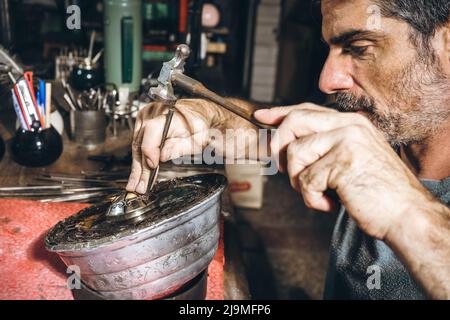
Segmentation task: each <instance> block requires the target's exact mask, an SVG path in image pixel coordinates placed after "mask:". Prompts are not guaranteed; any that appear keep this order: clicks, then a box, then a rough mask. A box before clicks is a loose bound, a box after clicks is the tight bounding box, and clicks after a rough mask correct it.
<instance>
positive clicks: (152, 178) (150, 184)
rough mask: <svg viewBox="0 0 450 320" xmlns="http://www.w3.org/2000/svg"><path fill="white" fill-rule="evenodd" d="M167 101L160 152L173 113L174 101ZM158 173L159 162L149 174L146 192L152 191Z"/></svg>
mask: <svg viewBox="0 0 450 320" xmlns="http://www.w3.org/2000/svg"><path fill="white" fill-rule="evenodd" d="M168 103H169V112H168V113H167V116H166V123H165V124H164V130H163V134H162V137H161V144H160V145H159V150H160V152H161V150H162V149H163V148H164V144H165V143H166V139H167V134H168V133H169V128H170V124H171V123H172V118H173V114H174V113H175V101H170V102H168ZM158 173H159V163H158V166H157V167H156V168H155V169H153V170H152V172H151V174H150V178H149V182H148V185H147V191H146V194H149V193H150V192H151V191H152V189H153V186H154V185H155V183H156V180H157V178H158Z"/></svg>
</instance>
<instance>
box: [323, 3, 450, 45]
mask: <svg viewBox="0 0 450 320" xmlns="http://www.w3.org/2000/svg"><path fill="white" fill-rule="evenodd" d="M320 2H321V0H317V2H316V3H317V4H320ZM373 2H374V3H375V4H376V5H378V6H379V7H380V9H381V13H382V15H383V16H385V17H389V18H394V19H398V20H402V21H404V22H406V23H408V25H409V26H410V28H411V35H410V39H411V41H412V43H413V44H414V45H416V46H417V47H418V48H421V49H424V50H425V51H427V52H429V51H430V40H431V38H432V37H433V36H434V34H435V32H436V30H437V29H439V28H440V27H443V26H444V25H445V24H446V23H447V22H448V20H449V16H450V1H449V0H373Z"/></svg>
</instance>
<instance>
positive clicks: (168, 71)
mask: <svg viewBox="0 0 450 320" xmlns="http://www.w3.org/2000/svg"><path fill="white" fill-rule="evenodd" d="M190 52H191V50H190V49H189V47H188V46H187V45H185V44H180V45H179V46H178V47H177V51H176V52H175V57H174V58H173V59H172V60H170V61H167V62H164V63H163V67H162V68H161V72H160V74H159V77H158V86H157V87H156V88H150V96H151V97H152V98H153V99H155V100H159V101H174V100H176V99H177V97H176V96H175V93H174V91H173V86H172V75H173V74H174V73H183V72H184V64H185V63H186V59H187V58H188V57H189V54H190Z"/></svg>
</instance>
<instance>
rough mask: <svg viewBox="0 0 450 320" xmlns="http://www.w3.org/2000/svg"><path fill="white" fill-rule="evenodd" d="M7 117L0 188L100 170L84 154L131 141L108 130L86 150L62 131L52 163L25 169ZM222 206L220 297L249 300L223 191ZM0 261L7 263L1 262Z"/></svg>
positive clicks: (120, 148)
mask: <svg viewBox="0 0 450 320" xmlns="http://www.w3.org/2000/svg"><path fill="white" fill-rule="evenodd" d="M0 115H1V112H0ZM8 117H10V116H2V117H1V119H2V121H1V123H0V134H1V135H2V137H3V139H4V140H5V144H6V147H7V150H6V153H5V156H4V157H3V159H2V160H1V162H0V186H1V187H6V186H26V185H28V184H33V180H34V177H36V176H37V175H40V174H43V173H64V174H80V173H81V171H82V170H83V171H97V170H100V168H101V166H102V164H101V163H98V162H94V161H90V160H88V159H87V157H88V156H89V155H99V154H114V155H119V156H120V155H126V154H127V153H128V150H129V146H130V144H131V132H130V131H129V130H121V131H119V134H118V136H117V137H113V136H112V134H111V132H110V131H109V130H108V132H107V139H106V143H105V144H103V145H102V146H100V147H97V148H95V149H87V148H86V147H83V146H79V145H76V144H75V143H74V142H72V141H71V140H70V139H69V138H68V136H67V134H66V133H64V134H63V145H64V151H63V153H62V155H61V157H60V158H59V159H58V160H57V161H56V162H55V163H53V164H51V165H49V166H47V167H45V168H26V167H22V166H19V165H18V164H16V163H15V162H14V161H13V160H12V159H11V158H10V154H9V149H8V147H9V146H8V145H9V143H8V142H9V140H10V139H11V138H12V136H13V134H14V131H13V130H12V129H11V128H10V127H8V123H9V125H10V124H11V121H6V122H5V121H4V120H5V119H8ZM13 123H14V122H13ZM0 201H1V200H0ZM222 207H223V210H222V211H223V221H224V228H223V230H224V257H225V264H224V269H223V297H224V299H249V298H250V293H249V289H248V282H247V277H246V273H245V268H244V265H243V263H242V259H241V255H240V245H239V244H238V243H237V239H238V237H237V236H236V233H237V231H236V226H235V223H234V214H233V207H232V205H231V201H230V199H229V195H228V193H227V192H225V193H224V194H223V201H222ZM42 246H43V245H42ZM2 263H7V262H5V261H2ZM0 268H1V266H0Z"/></svg>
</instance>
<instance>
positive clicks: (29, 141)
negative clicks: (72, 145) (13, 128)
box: [11, 127, 63, 167]
mask: <svg viewBox="0 0 450 320" xmlns="http://www.w3.org/2000/svg"><path fill="white" fill-rule="evenodd" d="M62 151H63V144H62V139H61V136H60V135H59V133H58V132H57V131H56V129H55V128H53V127H51V128H49V129H43V130H34V131H28V130H24V129H19V130H17V132H16V135H15V136H14V138H13V140H12V142H11V156H12V159H13V160H14V161H15V162H17V163H18V164H20V165H23V166H26V167H43V166H47V165H49V164H51V163H53V162H55V161H56V160H58V158H59V156H60V155H61V153H62Z"/></svg>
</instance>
